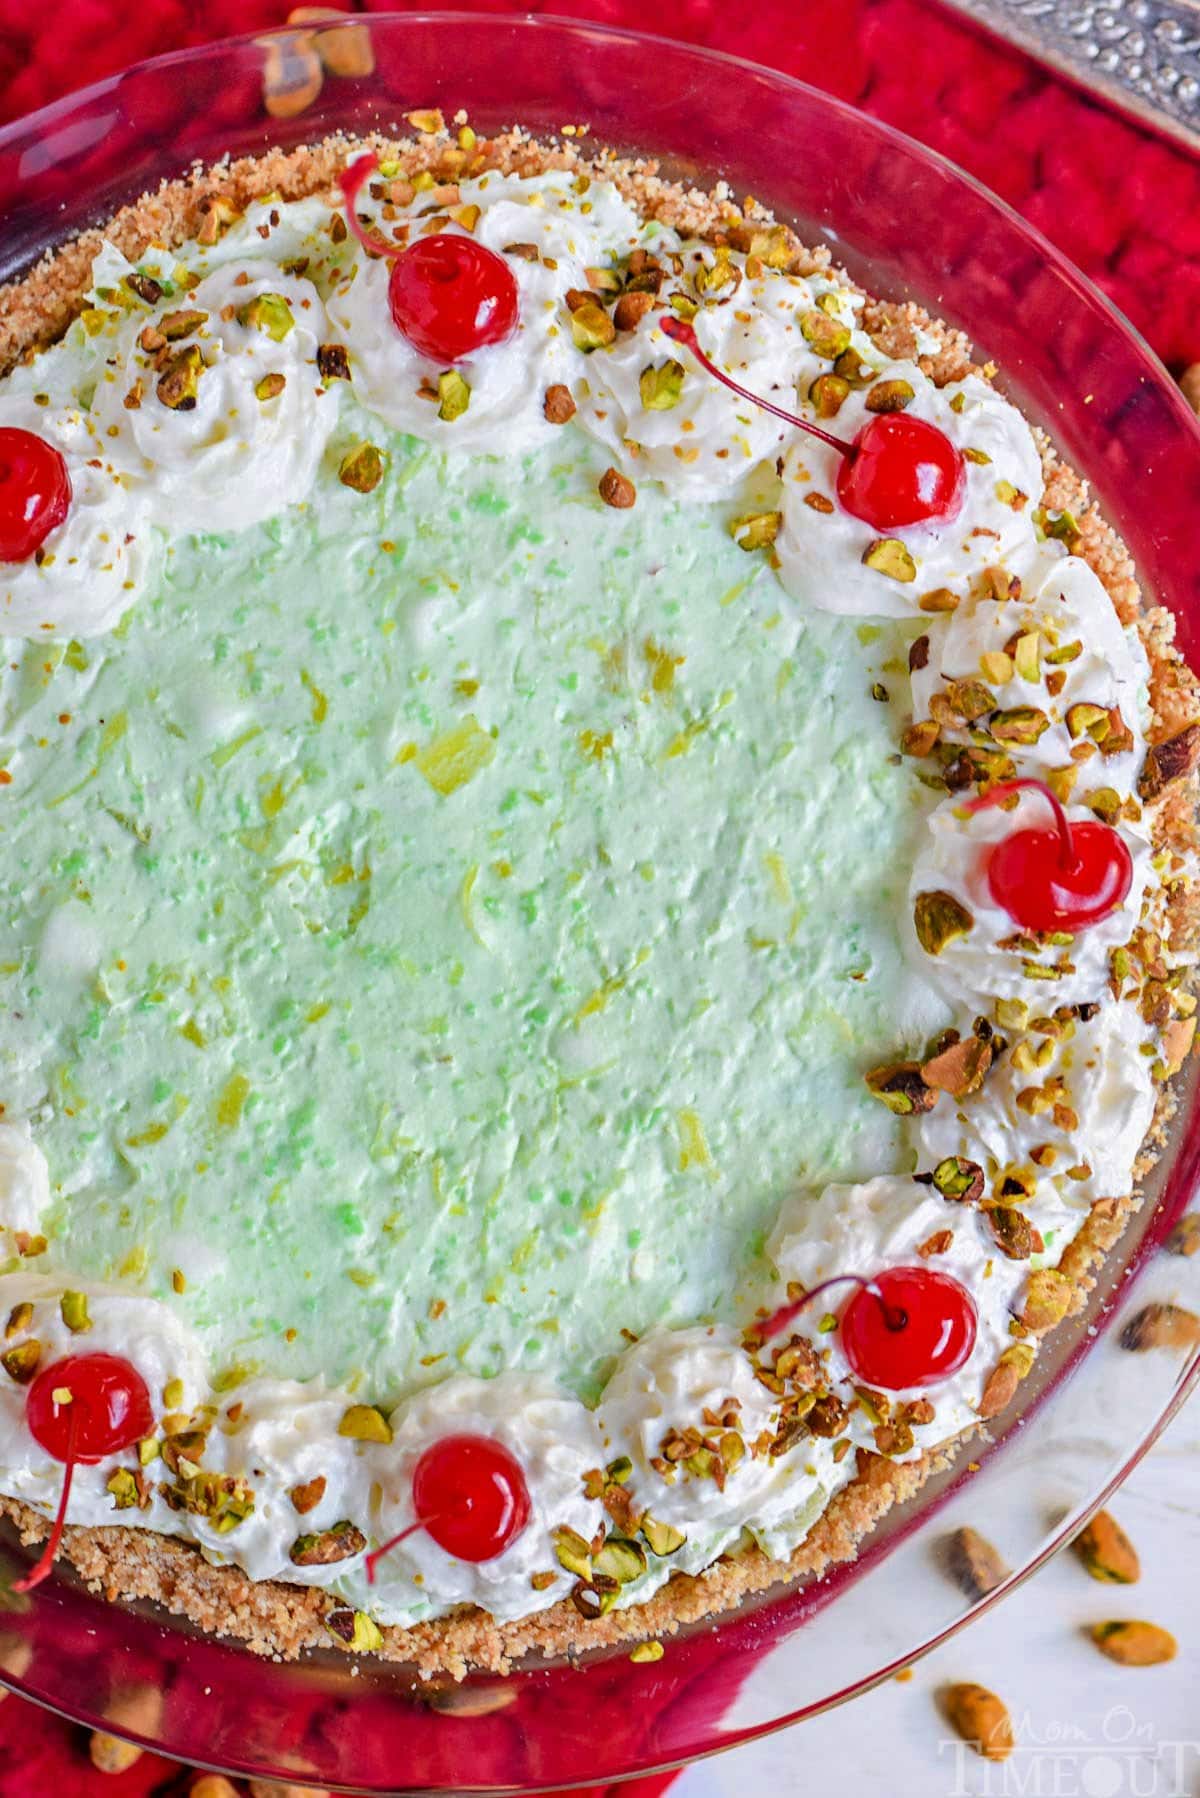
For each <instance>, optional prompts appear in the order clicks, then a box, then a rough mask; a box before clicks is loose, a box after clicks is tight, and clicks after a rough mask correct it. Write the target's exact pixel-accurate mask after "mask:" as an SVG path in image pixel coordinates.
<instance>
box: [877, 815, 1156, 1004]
mask: <svg viewBox="0 0 1200 1798" xmlns="http://www.w3.org/2000/svg"><path fill="white" fill-rule="evenodd" d="M1066 810H1067V818H1068V820H1069V821H1070V822H1071V823H1073V824H1074V823H1080V824H1082V823H1085V822H1088V821H1090V822H1093V823H1094V822H1095V818H1094V814H1093V813H1092V812H1090V811H1088V810H1087V808H1086V807H1083V806H1078V805H1075V806H1069V807H1067V808H1066ZM1052 822H1053V821H1052V819H1051V817H1050V811H1049V807H1048V805H1047V804H1046V801H1045V800H1044V799H1043V798H1042V796H1041V795H1040V794H1038V793H1031V792H1029V791H1025V792H1022V793H1020V794H1019V795H1018V796H1017V802H1016V805H1015V806H1014V807H1013V809H1012V810H1011V811H1010V810H1006V809H1005V808H1004V807H1002V806H999V805H996V806H991V807H988V808H987V809H985V810H983V811H979V812H975V813H974V814H969V815H964V811H963V807H962V806H961V805H960V804H959V802H958V801H957V800H955V799H953V798H951V799H946V800H943V802H942V804H941V805H939V806H937V807H936V809H935V810H934V811H933V812H931V813H930V816H929V821H928V829H927V832H926V834H925V836H924V837H923V839H922V841H921V846H920V848H919V849H918V852H917V858H916V862H915V864H914V867H913V872H912V879H911V881H910V882H909V911H908V915H907V918H906V921H905V934H906V937H907V940H908V942H909V946H910V948H911V950H912V953H913V954H914V955H915V956H917V957H918V958H919V960H920V962H921V964H922V966H923V967H924V968H925V970H926V973H927V975H928V977H929V979H930V980H932V981H933V982H934V983H935V984H936V985H937V986H938V987H939V988H940V989H941V991H942V992H943V993H945V995H946V997H947V998H948V999H950V1001H951V1002H952V1003H954V1004H959V1005H961V1004H966V1005H969V1006H971V1007H973V1008H975V1009H983V1010H986V1009H988V1007H990V1005H991V1004H992V1002H993V1001H994V1000H996V999H1021V1000H1025V1001H1027V1002H1028V1003H1029V1004H1030V1005H1032V1006H1035V1007H1037V1008H1038V1009H1039V1010H1041V1009H1046V1010H1051V1009H1053V1008H1054V1007H1055V1006H1057V1005H1079V1004H1084V1003H1089V1004H1090V1003H1096V1002H1098V1001H1100V1000H1102V999H1104V998H1106V996H1107V989H1108V979H1109V972H1110V969H1109V955H1110V952H1111V951H1112V950H1113V949H1115V948H1117V947H1118V946H1119V945H1121V944H1122V943H1126V942H1128V940H1129V937H1130V935H1131V933H1132V931H1133V930H1134V928H1135V926H1136V924H1137V921H1138V917H1139V914H1140V912H1141V905H1142V898H1143V895H1144V893H1145V891H1146V886H1147V883H1148V882H1149V880H1150V878H1151V874H1152V870H1151V866H1150V839H1149V837H1148V836H1147V835H1146V832H1145V830H1144V829H1143V828H1142V826H1141V825H1134V824H1122V825H1120V826H1119V829H1120V833H1121V835H1122V837H1123V838H1124V841H1125V844H1126V846H1127V848H1128V849H1129V853H1130V857H1131V859H1132V862H1133V879H1132V884H1131V886H1130V889H1129V893H1128V895H1127V897H1126V899H1125V901H1124V903H1123V904H1121V905H1119V906H1118V907H1117V908H1116V910H1115V911H1112V912H1110V913H1109V915H1108V916H1107V917H1106V918H1102V919H1101V920H1100V921H1099V922H1098V923H1096V924H1089V925H1088V926H1087V927H1086V928H1084V929H1081V930H1079V931H1077V932H1074V933H1071V932H1063V933H1061V937H1060V940H1055V939H1053V938H1051V937H1045V936H1033V935H1030V934H1028V933H1026V932H1024V931H1022V929H1021V926H1020V925H1019V924H1016V923H1014V921H1013V919H1012V918H1011V917H1010V916H1009V914H1008V912H1006V911H1005V910H1004V908H1003V907H1002V906H1000V905H998V904H997V903H996V901H995V899H994V898H993V897H992V893H991V889H990V886H989V883H988V858H989V851H990V850H991V849H992V847H993V846H994V845H995V844H996V843H999V842H1001V841H1002V840H1003V839H1004V838H1005V837H1008V836H1011V835H1012V833H1013V832H1014V831H1015V830H1045V829H1046V828H1048V827H1049V826H1051V825H1052ZM938 895H945V896H948V897H949V898H950V899H951V900H953V901H954V902H955V904H956V905H957V906H958V907H959V908H960V914H959V917H958V920H957V923H956V926H955V928H956V929H957V930H960V931H961V934H955V935H952V936H950V937H949V938H948V940H947V941H945V942H944V943H943V944H942V946H941V948H940V949H938V950H937V952H936V953H931V952H929V951H928V950H927V949H925V948H923V947H922V945H921V943H920V941H919V940H918V935H917V929H918V926H917V925H916V924H915V923H914V918H915V917H916V915H917V912H918V910H919V908H920V907H921V906H922V905H929V904H931V903H934V904H936V902H937V900H936V896H938ZM967 919H969V923H967V922H966V920H967Z"/></svg>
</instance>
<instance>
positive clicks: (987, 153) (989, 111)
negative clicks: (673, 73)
mask: <svg viewBox="0 0 1200 1798" xmlns="http://www.w3.org/2000/svg"><path fill="white" fill-rule="evenodd" d="M459 4H462V0H459ZM288 8H289V0H209V4H208V5H207V6H205V7H203V8H199V7H195V6H193V5H191V4H190V3H189V0H139V4H138V5H136V6H131V5H130V4H129V3H128V0H60V4H59V5H58V6H56V7H54V8H48V7H47V6H45V4H44V0H4V5H3V7H2V8H0V119H5V118H13V117H16V116H18V115H19V114H20V113H22V112H28V111H30V110H32V109H33V108H34V107H36V106H41V105H44V104H45V103H46V101H48V100H52V99H55V98H56V97H57V96H58V95H60V94H63V93H66V92H68V91H69V90H70V89H71V88H74V87H79V86H81V85H82V84H83V83H85V82H87V81H89V80H92V79H93V78H95V77H97V76H100V75H105V74H110V73H112V72H113V71H115V70H117V69H120V68H122V67H124V66H125V65H126V64H127V63H129V62H131V61H133V60H134V59H135V58H137V57H142V56H152V55H154V54H155V53H156V52H158V51H161V50H166V49H174V48H178V47H179V46H180V45H183V44H195V43H203V42H205V41H207V40H208V39H211V38H214V37H221V36H224V35H227V34H229V33H231V32H236V31H252V30H257V29H259V28H261V27H263V26H266V25H272V24H279V23H281V22H282V21H283V20H284V19H285V18H286V15H287V12H288ZM358 10H361V11H371V10H382V8H373V7H372V6H371V5H370V4H364V5H360V6H359V7H358ZM392 10H398V11H404V10H416V7H415V6H412V5H410V6H408V7H406V6H405V3H404V0H393V8H392ZM477 10H479V11H485V12H505V11H516V10H520V11H533V12H538V11H543V12H554V13H559V14H566V15H569V16H573V17H577V18H586V19H593V20H600V21H605V22H608V23H612V24H628V25H636V24H644V23H646V22H647V15H646V12H645V9H644V8H643V7H642V6H641V5H639V4H638V3H637V0H550V4H539V0H527V3H526V4H524V5H515V4H513V0H477ZM650 22H651V23H652V24H653V26H654V28H655V29H656V30H657V31H660V32H662V33H664V34H665V35H667V36H670V37H678V38H683V39H686V40H688V41H690V42H693V43H699V44H707V45H709V46H711V47H713V48H715V49H720V50H728V51H732V52H735V53H737V54H739V55H742V56H748V57H750V58H752V59H754V60H756V61H759V62H764V63H769V64H771V65H772V66H773V67H775V68H779V69H784V70H786V71H787V72H788V73H789V74H792V75H798V76H800V77H801V78H802V79H803V80H806V81H811V82H813V83H814V84H815V85H816V86H818V87H824V88H827V89H829V91H830V92H832V93H836V94H838V95H840V96H841V97H842V98H844V99H849V100H854V101H857V102H858V104H860V105H861V106H863V107H864V108H865V109H866V110H867V111H869V112H872V113H875V114H876V115H877V116H878V117H879V118H882V119H886V120H887V121H888V122H889V124H893V125H898V126H899V127H900V128H901V129H902V130H904V131H908V132H910V133H911V134H912V135H913V136H914V137H918V138H920V139H922V141H923V142H925V143H928V144H930V145H932V146H933V148H934V149H937V150H940V151H942V152H943V154H945V155H946V156H949V157H951V158H952V159H953V160H954V161H955V162H957V163H959V164H961V166H962V167H963V168H965V169H968V170H969V171H970V172H971V173H972V174H973V175H977V176H978V177H979V179H980V180H981V181H984V182H985V183H986V184H987V185H988V186H989V187H991V188H993V189H994V190H995V192H996V193H998V194H1000V195H1001V197H1002V198H1003V199H1005V200H1007V201H1009V203H1010V204H1011V205H1013V206H1015V207H1016V208H1017V209H1018V211H1020V212H1022V213H1024V215H1025V216H1026V217H1027V218H1028V219H1029V220H1030V221H1031V222H1032V223H1033V224H1035V225H1037V226H1038V227H1039V228H1040V229H1041V230H1043V231H1044V232H1045V233H1046V234H1047V236H1049V237H1051V238H1053V240H1054V241H1055V242H1056V243H1057V244H1059V245H1061V247H1062V248H1063V249H1064V250H1065V251H1066V252H1067V254H1068V255H1069V256H1071V257H1073V259H1074V260H1075V261H1076V262H1077V263H1078V264H1079V266H1080V267H1081V268H1082V269H1083V270H1084V271H1085V272H1086V273H1087V274H1089V275H1090V276H1091V277H1092V279H1093V280H1094V281H1096V282H1097V283H1098V285H1099V286H1100V287H1102V288H1103V289H1104V291H1105V292H1106V293H1108V294H1109V295H1110V296H1111V298H1112V299H1114V300H1115V301H1116V302H1117V304H1118V305H1119V306H1121V307H1122V308H1123V310H1124V311H1125V312H1126V313H1127V314H1128V316H1129V317H1130V318H1131V319H1132V321H1133V323H1134V324H1135V325H1137V327H1138V328H1139V330H1141V331H1142V332H1143V333H1144V334H1145V335H1146V336H1147V337H1148V338H1149V340H1150V342H1151V343H1152V344H1153V346H1154V348H1155V349H1156V350H1157V351H1158V353H1159V355H1160V356H1162V357H1163V359H1164V361H1166V362H1167V363H1168V365H1169V366H1171V367H1172V368H1173V369H1174V370H1175V372H1177V373H1178V372H1179V371H1180V370H1182V369H1183V368H1184V367H1186V366H1187V365H1188V364H1189V363H1192V362H1196V361H1200V164H1198V163H1197V161H1196V159H1195V158H1194V157H1191V156H1189V155H1188V154H1187V152H1186V151H1184V150H1182V149H1177V148H1175V147H1174V146H1172V145H1171V144H1169V143H1166V142H1164V141H1160V140H1159V139H1157V138H1155V137H1153V136H1152V135H1150V134H1149V133H1147V132H1144V131H1142V130H1141V129H1139V128H1138V127H1137V126H1136V125H1133V124H1130V123H1127V122H1126V121H1125V120H1123V119H1121V118H1118V117H1117V116H1116V115H1115V114H1113V113H1111V112H1109V111H1108V110H1107V109H1106V108H1104V107H1103V106H1100V105H1097V104H1094V103H1093V102H1091V101H1089V100H1088V99H1086V98H1085V97H1084V95H1083V94H1082V93H1080V92H1079V91H1078V90H1076V89H1075V88H1072V87H1070V86H1069V85H1067V84H1066V83H1064V82H1062V81H1060V80H1058V78H1057V77H1056V76H1053V75H1050V74H1047V73H1046V72H1044V71H1042V70H1040V69H1039V68H1037V67H1036V65H1034V64H1033V63H1031V62H1029V61H1028V60H1027V59H1026V58H1025V57H1023V56H1021V55H1020V54H1019V53H1017V52H1015V51H1009V50H1006V49H1004V48H1003V47H1002V46H1001V45H1000V44H998V43H997V42H995V41H994V40H993V39H991V38H989V37H987V36H986V35H985V34H983V33H979V32H976V31H974V30H973V29H972V28H971V27H970V26H968V25H966V24H963V23H960V22H959V21H958V19H957V18H955V17H954V16H953V15H951V14H949V13H944V12H942V11H941V10H940V8H938V7H937V6H936V5H934V4H930V0H841V4H839V5H825V6H814V7H799V6H796V5H795V4H794V0H756V4H755V5H754V6H729V5H728V4H726V3H725V0H659V3H658V5H657V6H656V8H655V9H654V14H653V19H652V20H651V21H650Z"/></svg>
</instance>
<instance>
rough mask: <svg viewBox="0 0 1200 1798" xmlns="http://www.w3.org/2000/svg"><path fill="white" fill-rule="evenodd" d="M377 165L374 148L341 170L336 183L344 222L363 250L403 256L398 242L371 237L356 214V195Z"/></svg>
mask: <svg viewBox="0 0 1200 1798" xmlns="http://www.w3.org/2000/svg"><path fill="white" fill-rule="evenodd" d="M378 167H379V158H378V156H376V154H375V152H374V150H367V151H366V152H365V153H364V154H363V155H362V156H356V157H355V159H354V161H353V162H352V163H351V164H350V166H349V168H348V169H344V170H343V171H342V174H341V176H340V177H339V180H338V185H339V187H340V188H341V190H342V204H343V205H344V206H345V208H346V223H347V224H348V225H349V227H350V229H351V231H353V233H354V235H355V237H357V239H358V241H359V243H360V244H361V245H362V247H363V249H364V250H370V252H371V254H372V255H374V256H392V257H395V256H403V254H404V250H403V248H402V246H401V245H400V244H397V243H388V242H387V240H386V239H385V238H382V237H373V236H372V235H371V233H370V232H369V231H368V230H367V229H366V227H365V226H364V225H363V223H362V221H361V219H360V218H359V216H358V211H357V207H358V196H359V194H360V193H361V192H362V190H363V188H364V187H365V186H366V184H367V182H368V181H369V180H370V178H371V176H372V175H373V174H374V173H375V171H376V169H377V168H378Z"/></svg>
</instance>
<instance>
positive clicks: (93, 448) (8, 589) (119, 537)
mask: <svg viewBox="0 0 1200 1798" xmlns="http://www.w3.org/2000/svg"><path fill="white" fill-rule="evenodd" d="M0 427H5V428H12V427H15V428H16V429H18V430H22V431H31V432H33V434H34V435H35V436H38V437H42V438H44V439H45V440H46V442H47V443H50V444H53V446H54V448H55V449H56V450H58V452H59V454H60V455H61V456H62V458H63V460H64V462H65V463H66V465H67V475H68V477H69V479H70V482H71V505H70V509H69V511H68V512H67V516H66V517H65V518H64V519H63V522H62V523H61V524H60V525H59V526H58V527H57V528H56V529H55V530H53V531H51V532H50V534H49V536H48V537H47V538H46V540H45V542H44V543H43V544H42V546H41V549H40V550H39V551H38V553H37V555H36V556H31V557H30V558H29V559H28V560H27V561H24V562H0V635H7V636H12V637H32V638H35V639H38V640H41V641H45V640H47V639H49V638H52V637H60V638H61V637H98V636H100V635H101V634H102V633H103V632H105V631H110V630H112V629H113V627H114V625H117V624H119V623H120V621H121V619H122V618H123V617H124V615H125V613H126V612H127V611H128V610H129V608H130V606H131V605H133V603H134V601H135V600H137V599H138V598H140V596H141V594H142V593H143V591H144V590H145V587H146V584H147V579H148V576H149V574H150V571H151V568H152V566H153V561H154V555H155V545H154V540H153V536H152V533H151V531H150V529H149V519H148V508H147V505H146V498H145V495H144V494H142V493H140V492H138V490H137V488H136V486H135V484H134V483H133V482H131V481H130V480H129V478H128V476H127V475H126V473H125V472H124V470H123V469H122V468H120V467H119V466H118V465H117V463H116V461H115V460H114V458H113V456H112V454H111V451H112V445H111V443H110V442H109V440H108V439H107V438H106V437H105V436H104V435H103V433H102V432H101V431H100V430H99V429H98V428H97V425H96V423H95V421H94V420H93V419H92V418H90V417H89V415H88V414H87V412H86V411H85V410H84V409H83V408H82V407H81V406H79V405H77V404H74V403H72V402H71V401H69V400H65V399H64V400H63V401H61V403H57V404H56V403H53V402H51V403H50V404H49V405H47V406H45V407H41V406H38V405H37V404H35V402H34V401H33V399H32V398H31V397H30V396H28V395H26V394H24V393H22V392H20V391H19V390H18V391H17V392H9V393H4V392H3V391H2V390H0Z"/></svg>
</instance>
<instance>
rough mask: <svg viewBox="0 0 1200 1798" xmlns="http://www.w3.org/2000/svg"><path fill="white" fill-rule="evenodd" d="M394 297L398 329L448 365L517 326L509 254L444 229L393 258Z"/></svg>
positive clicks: (434, 359)
mask: <svg viewBox="0 0 1200 1798" xmlns="http://www.w3.org/2000/svg"><path fill="white" fill-rule="evenodd" d="M388 301H389V304H390V306H391V309H392V319H393V322H394V323H395V326H396V329H397V330H398V331H399V332H400V334H401V335H402V336H403V337H406V338H407V339H408V341H409V343H411V344H412V346H413V348H414V349H415V350H417V351H418V352H419V353H420V354H421V355H422V356H427V357H428V358H429V360H430V361H431V362H438V363H440V364H441V365H442V366H443V367H445V366H446V364H447V363H451V364H453V363H455V362H462V361H464V360H465V358H466V357H468V356H473V355H474V354H475V352H476V350H481V349H483V348H484V347H485V346H486V345H487V344H490V343H502V342H503V341H504V339H505V338H506V337H511V336H512V334H513V332H514V331H515V330H516V328H517V319H518V317H519V307H518V302H517V283H516V279H515V277H514V275H513V272H512V270H511V269H510V268H509V266H508V263H507V262H506V261H505V260H504V258H503V256H497V254H496V252H495V251H494V250H489V249H487V248H486V246H485V245H483V244H481V243H476V241H475V239H474V238H473V237H458V236H456V235H452V234H451V233H450V232H445V231H439V232H438V233H437V235H436V236H434V237H418V238H417V240H416V242H415V243H411V244H409V246H408V248H407V249H405V250H402V251H401V253H400V254H399V255H398V256H397V257H396V258H395V259H394V261H393V262H392V273H391V277H390V279H389V281H388Z"/></svg>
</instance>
